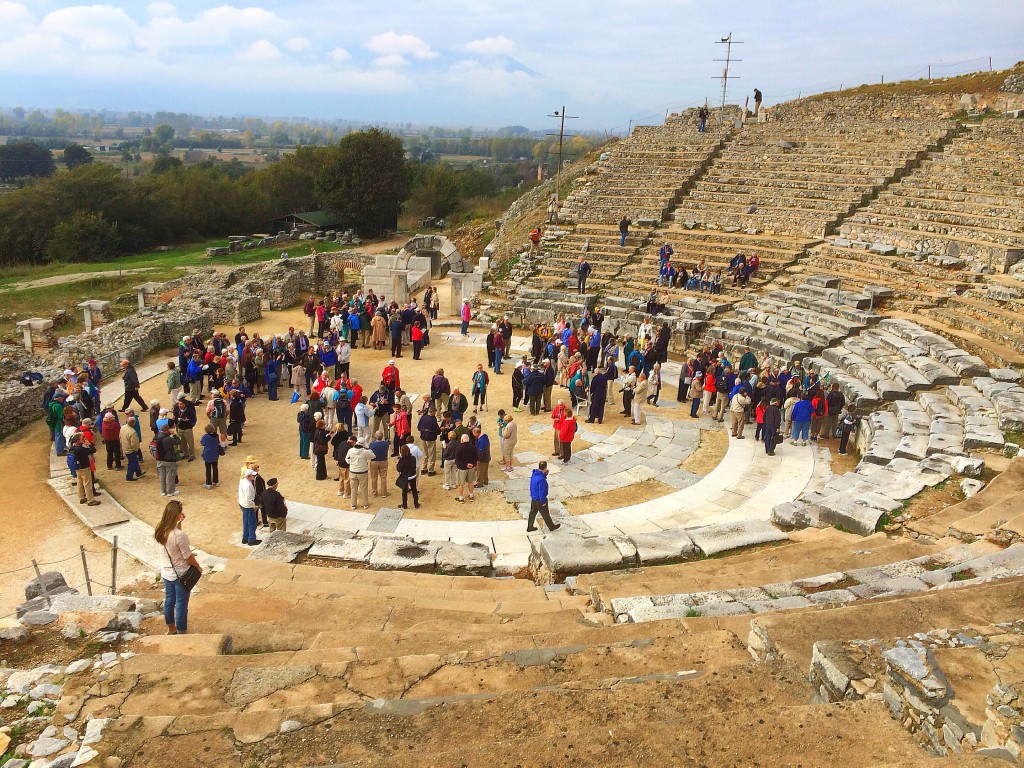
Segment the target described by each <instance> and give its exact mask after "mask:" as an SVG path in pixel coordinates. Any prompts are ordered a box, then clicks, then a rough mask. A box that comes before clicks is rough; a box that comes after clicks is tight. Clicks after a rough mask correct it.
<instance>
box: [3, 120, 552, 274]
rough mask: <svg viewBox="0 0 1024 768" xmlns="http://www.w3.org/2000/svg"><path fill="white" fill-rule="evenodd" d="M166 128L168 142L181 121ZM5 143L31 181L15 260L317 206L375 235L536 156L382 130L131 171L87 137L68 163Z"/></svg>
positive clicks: (91, 251) (12, 211)
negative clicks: (428, 147)
mask: <svg viewBox="0 0 1024 768" xmlns="http://www.w3.org/2000/svg"><path fill="white" fill-rule="evenodd" d="M154 138H157V139H158V140H159V139H163V140H164V141H163V142H162V143H163V144H164V145H166V143H167V142H168V141H169V140H171V139H172V138H173V131H172V132H160V133H159V134H157V133H154ZM5 153H6V154H8V155H14V158H12V159H18V161H19V162H22V163H23V165H19V166H17V167H16V168H15V170H14V171H13V176H14V177H16V178H18V181H19V183H20V184H23V186H22V187H21V188H20V189H16V190H14V191H12V192H10V193H7V194H4V195H0V265H5V266H8V265H15V264H43V263H47V262H52V261H57V262H63V261H105V260H109V259H112V258H115V257H117V256H119V255H124V254H129V253H138V252H141V251H146V250H150V249H152V248H153V247H155V246H157V245H166V244H173V243H182V242H195V241H198V240H203V239H208V238H216V237H225V236H227V235H231V234H247V233H251V232H261V231H267V229H268V227H269V225H270V222H271V220H273V219H275V218H278V217H281V216H285V215H288V214H291V213H297V212H301V211H309V210H326V211H328V212H330V213H332V214H335V215H336V216H337V217H338V218H339V220H340V221H343V222H346V223H348V224H349V225H351V226H353V227H354V228H355V229H356V231H357V232H359V233H360V234H361V235H363V236H372V235H376V234H379V233H381V232H382V231H384V230H386V229H391V228H393V227H394V226H395V223H396V221H397V218H398V215H399V213H400V212H401V211H402V210H403V205H404V206H405V210H407V211H408V212H411V213H414V214H416V215H428V216H436V217H444V216H449V215H450V214H452V213H453V212H455V211H457V210H459V208H460V207H461V206H463V205H464V204H466V203H467V201H472V200H475V199H479V198H493V197H494V196H495V195H497V194H499V193H500V192H501V191H502V190H506V189H510V188H514V187H516V186H518V185H520V184H522V183H523V182H524V181H526V180H527V179H528V178H529V176H530V171H531V166H532V164H531V163H529V162H527V163H519V164H502V165H495V166H493V167H487V168H481V167H477V166H472V165H471V166H467V167H463V168H453V167H451V166H448V165H445V164H441V163H436V162H432V163H422V162H419V161H411V160H408V159H407V158H406V153H405V149H404V147H403V143H402V140H401V139H400V138H399V137H397V136H395V135H394V134H391V133H389V132H386V131H382V130H379V129H370V130H367V131H357V132H355V133H350V134H349V135H348V136H345V137H344V138H342V139H341V140H340V141H338V142H337V143H335V144H332V145H330V146H327V147H299V148H297V150H296V151H295V152H294V153H292V154H288V155H285V156H284V157H282V158H281V159H280V160H279V161H278V162H275V163H273V164H271V165H269V166H267V167H264V168H260V169H259V170H253V169H250V168H247V167H244V166H243V165H242V164H241V163H238V162H237V161H236V162H231V163H224V162H219V161H212V160H207V161H204V162H200V163H195V164H188V163H182V162H181V161H180V160H179V159H178V158H175V157H172V156H170V155H166V154H162V155H160V156H158V157H157V159H156V162H154V163H152V164H149V165H148V171H147V172H145V173H143V174H141V175H139V176H132V177H129V176H128V175H127V174H125V173H124V172H122V170H121V168H119V167H118V166H117V165H114V164H110V163H99V162H91V159H92V158H91V157H90V156H89V153H88V152H87V151H86V150H84V148H82V147H81V146H79V145H73V147H72V146H68V147H66V148H65V150H64V161H63V163H62V165H64V166H65V167H64V168H63V169H61V170H57V164H56V163H55V162H54V159H53V157H52V155H51V153H50V152H49V151H48V150H46V149H44V148H42V147H39V146H38V145H32V144H31V143H22V144H18V145H5V146H0V167H5V166H6V165H7V164H6V163H4V162H3V160H4V157H5ZM25 164H27V165H25ZM10 167H12V168H14V167H15V166H10ZM33 177H38V178H33Z"/></svg>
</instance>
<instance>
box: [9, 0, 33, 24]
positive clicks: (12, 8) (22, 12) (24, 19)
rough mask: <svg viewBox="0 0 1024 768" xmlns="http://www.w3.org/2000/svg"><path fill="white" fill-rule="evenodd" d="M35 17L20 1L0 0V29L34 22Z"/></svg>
mask: <svg viewBox="0 0 1024 768" xmlns="http://www.w3.org/2000/svg"><path fill="white" fill-rule="evenodd" d="M35 21H36V17H35V16H33V15H32V12H31V11H29V9H28V8H27V7H25V6H24V5H22V4H21V3H9V2H0V29H7V30H10V28H12V27H21V26H30V25H32V24H35Z"/></svg>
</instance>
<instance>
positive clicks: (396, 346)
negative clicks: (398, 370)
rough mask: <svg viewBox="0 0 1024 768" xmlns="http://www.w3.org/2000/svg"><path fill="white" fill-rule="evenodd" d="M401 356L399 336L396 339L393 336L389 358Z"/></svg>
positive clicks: (400, 339)
mask: <svg viewBox="0 0 1024 768" xmlns="http://www.w3.org/2000/svg"><path fill="white" fill-rule="evenodd" d="M401 355H402V337H401V336H399V337H398V338H395V337H394V336H392V337H391V356H392V357H401Z"/></svg>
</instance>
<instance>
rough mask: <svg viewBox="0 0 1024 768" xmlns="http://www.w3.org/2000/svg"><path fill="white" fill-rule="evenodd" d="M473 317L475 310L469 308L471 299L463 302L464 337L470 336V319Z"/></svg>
mask: <svg viewBox="0 0 1024 768" xmlns="http://www.w3.org/2000/svg"><path fill="white" fill-rule="evenodd" d="M472 316H473V310H472V308H471V307H470V306H469V299H463V300H462V335H463V336H468V335H469V319H470V318H471V317H472Z"/></svg>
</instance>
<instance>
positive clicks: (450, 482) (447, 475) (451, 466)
mask: <svg viewBox="0 0 1024 768" xmlns="http://www.w3.org/2000/svg"><path fill="white" fill-rule="evenodd" d="M444 484H445V485H447V486H448V487H449V488H454V487H455V462H454V461H446V462H445V464H444Z"/></svg>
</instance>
